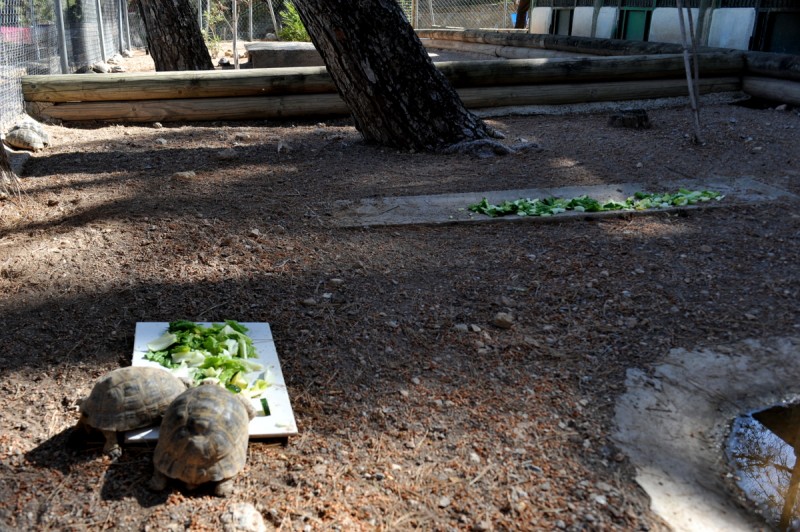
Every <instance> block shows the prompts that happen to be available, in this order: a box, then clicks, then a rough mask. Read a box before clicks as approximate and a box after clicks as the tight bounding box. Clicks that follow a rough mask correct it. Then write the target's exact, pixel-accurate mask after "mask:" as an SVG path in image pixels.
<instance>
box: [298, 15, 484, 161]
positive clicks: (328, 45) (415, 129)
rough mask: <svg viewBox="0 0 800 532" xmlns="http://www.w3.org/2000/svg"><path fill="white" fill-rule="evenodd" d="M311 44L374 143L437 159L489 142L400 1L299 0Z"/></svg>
mask: <svg viewBox="0 0 800 532" xmlns="http://www.w3.org/2000/svg"><path fill="white" fill-rule="evenodd" d="M295 5H296V7H297V10H298V12H299V14H300V18H301V20H302V21H303V24H304V25H305V27H306V29H307V30H308V33H309V35H310V36H311V40H312V42H313V43H314V45H315V46H316V48H317V50H319V53H320V55H321V56H322V59H323V61H324V62H325V65H326V66H327V68H328V71H329V72H330V74H331V78H333V82H334V84H335V85H336V88H337V90H338V92H339V94H340V96H341V97H342V99H343V100H344V101H345V103H346V104H347V106H348V107H349V108H350V112H351V113H352V115H353V119H354V121H355V125H356V128H357V129H358V130H359V132H361V135H362V136H363V137H364V140H365V141H366V142H368V143H374V144H380V145H384V146H389V147H393V148H399V149H408V150H417V151H438V150H442V149H444V148H446V147H448V146H451V145H453V144H457V143H461V142H465V141H473V140H479V139H486V138H488V137H489V136H490V130H489V129H488V128H487V127H486V125H485V124H484V123H483V122H482V121H481V120H480V119H478V118H477V117H476V116H475V115H473V114H472V113H470V112H469V111H468V110H467V109H466V107H465V106H464V104H463V103H462V102H461V99H460V98H459V97H458V94H457V93H456V92H455V90H454V89H453V88H452V87H451V85H450V83H449V82H448V81H447V79H446V78H445V76H444V75H443V74H442V73H441V72H439V70H437V69H436V67H435V66H434V64H433V62H432V61H431V59H430V57H428V54H427V52H426V51H425V48H424V46H423V45H422V43H421V42H420V40H419V38H418V37H417V35H416V33H415V32H414V29H413V28H412V27H411V24H409V22H408V20H407V19H406V18H405V15H404V14H403V11H402V10H401V9H400V6H399V4H398V3H397V2H396V1H395V0H295Z"/></svg>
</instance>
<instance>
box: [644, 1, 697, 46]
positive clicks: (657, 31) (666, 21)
mask: <svg viewBox="0 0 800 532" xmlns="http://www.w3.org/2000/svg"><path fill="white" fill-rule="evenodd" d="M681 11H683V21H684V25H685V28H686V34H687V35H689V17H688V13H687V10H686V9H683V10H681ZM691 12H692V20H693V23H694V25H695V28H696V27H697V16H698V14H699V12H698V10H697V8H693V9H692V10H691ZM647 40H648V41H650V42H666V43H673V44H681V43H683V38H682V37H681V23H680V18H678V9H677V8H674V7H659V8H656V9H654V10H653V16H652V18H651V19H650V34H649V35H648V37H647Z"/></svg>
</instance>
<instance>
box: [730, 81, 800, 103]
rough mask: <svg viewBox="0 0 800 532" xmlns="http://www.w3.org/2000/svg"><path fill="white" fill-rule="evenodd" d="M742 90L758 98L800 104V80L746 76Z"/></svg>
mask: <svg viewBox="0 0 800 532" xmlns="http://www.w3.org/2000/svg"><path fill="white" fill-rule="evenodd" d="M742 90H743V91H744V92H746V93H747V94H749V95H750V96H755V97H756V98H764V99H765V100H772V101H774V102H780V103H786V104H789V105H795V106H800V81H793V80H789V79H776V78H766V77H759V76H745V77H744V78H742Z"/></svg>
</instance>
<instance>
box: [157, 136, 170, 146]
mask: <svg viewBox="0 0 800 532" xmlns="http://www.w3.org/2000/svg"><path fill="white" fill-rule="evenodd" d="M166 143H167V139H164V138H157V139H156V144H158V145H159V146H164V145H165V144H166Z"/></svg>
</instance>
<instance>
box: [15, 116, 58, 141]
mask: <svg viewBox="0 0 800 532" xmlns="http://www.w3.org/2000/svg"><path fill="white" fill-rule="evenodd" d="M18 129H30V130H31V131H33V132H34V133H36V134H37V135H39V138H40V139H42V144H44V145H45V146H49V145H50V134H49V133H47V131H46V130H45V129H44V126H43V125H42V124H40V123H39V122H36V121H34V120H26V121H25V122H22V123H20V124H17V125H15V126H14V127H12V128H11V131H16V130H18Z"/></svg>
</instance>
